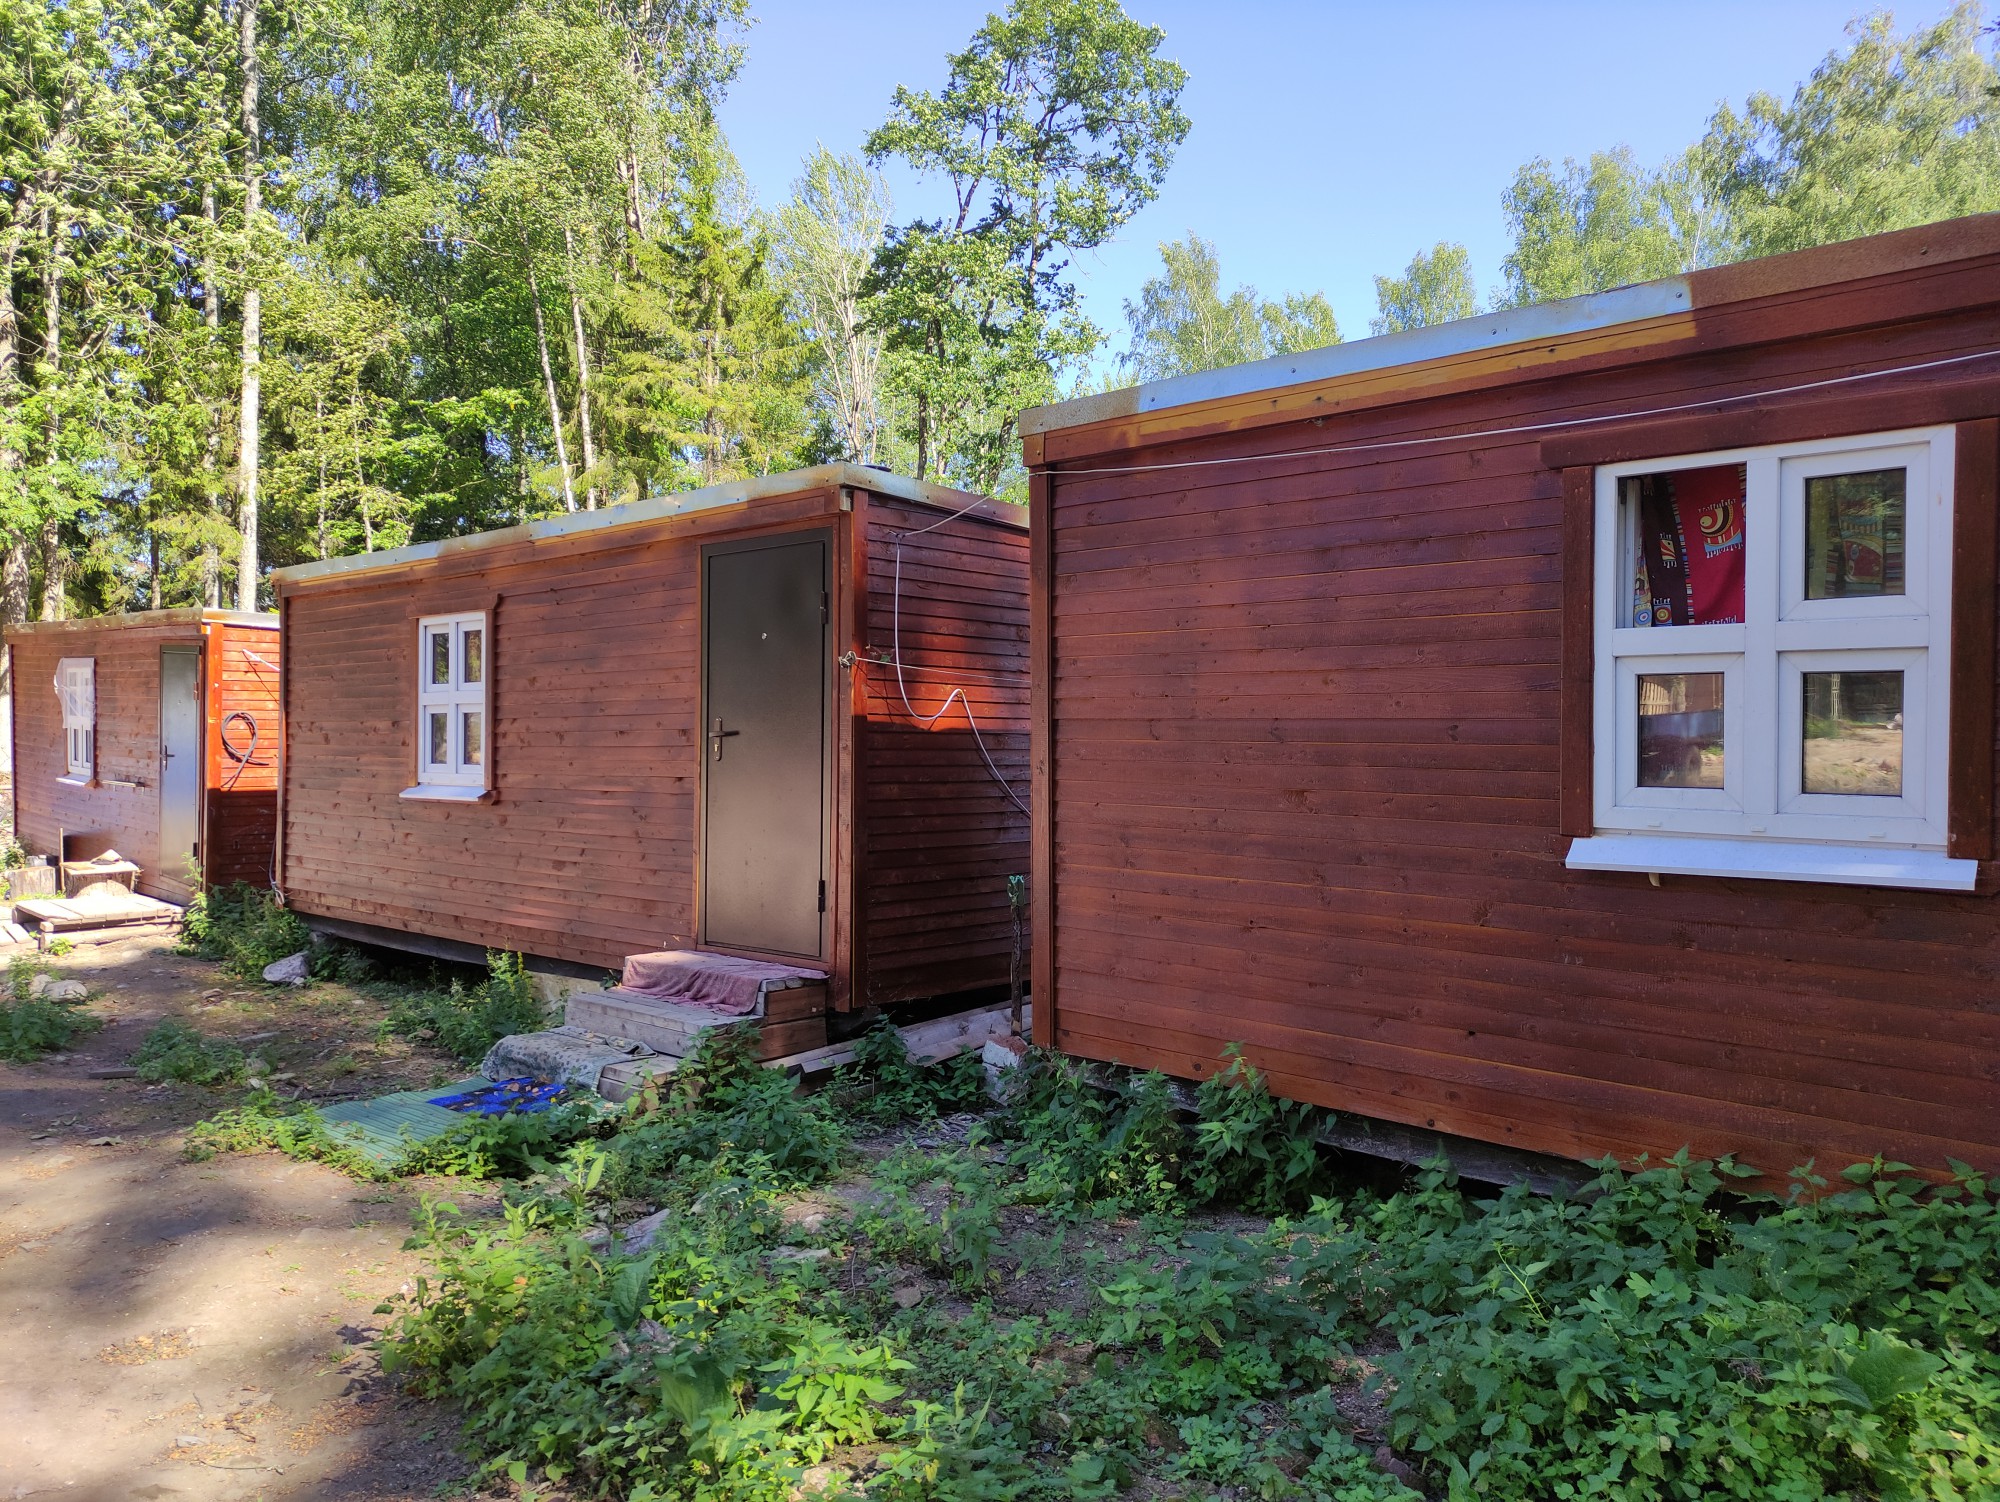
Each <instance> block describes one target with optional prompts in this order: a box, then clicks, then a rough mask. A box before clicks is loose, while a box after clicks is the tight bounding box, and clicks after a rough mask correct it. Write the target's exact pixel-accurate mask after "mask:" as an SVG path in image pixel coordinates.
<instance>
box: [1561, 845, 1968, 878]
mask: <svg viewBox="0 0 2000 1502" xmlns="http://www.w3.org/2000/svg"><path fill="white" fill-rule="evenodd" d="M1563 863H1564V864H1565V865H1566V866H1568V867H1569V869H1570V870H1572V871H1626V872H1632V873H1636V874H1639V875H1644V876H1735V877H1750V878H1753V879H1759V880H1764V881H1820V882H1831V883H1835V884H1837V885H1841V886H1851V887H1906V888H1910V889H1912V890H1915V891H1920V892H1969V891H1971V890H1972V885H1973V881H1974V879H1975V878H1976V877H1977V876H1978V874H1979V863H1978V862H1977V861H1969V860H1954V859H1953V858H1951V857H1950V856H1947V855H1946V854H1945V853H1944V852H1943V851H1941V850H1892V849H1883V848H1881V847H1879V846H1864V845H1817V844H1803V843H1801V844H1793V843H1788V842H1785V841H1779V840H1725V839H1705V838H1702V837H1701V836H1698V835H1657V834H1600V835H1592V836H1590V837H1589V838H1587V839H1578V840H1572V841H1571V842H1570V847H1569V855H1568V857H1567V858H1566V859H1565V860H1564V862H1563Z"/></svg>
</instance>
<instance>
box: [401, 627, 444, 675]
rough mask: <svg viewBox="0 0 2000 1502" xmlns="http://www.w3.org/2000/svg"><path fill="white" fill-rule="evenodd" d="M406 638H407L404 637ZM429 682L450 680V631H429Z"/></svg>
mask: <svg viewBox="0 0 2000 1502" xmlns="http://www.w3.org/2000/svg"><path fill="white" fill-rule="evenodd" d="M405 639H406V640H407V638H405ZM431 682H433V683H450V682H451V633H450V632H449V631H433V632H432V633H431Z"/></svg>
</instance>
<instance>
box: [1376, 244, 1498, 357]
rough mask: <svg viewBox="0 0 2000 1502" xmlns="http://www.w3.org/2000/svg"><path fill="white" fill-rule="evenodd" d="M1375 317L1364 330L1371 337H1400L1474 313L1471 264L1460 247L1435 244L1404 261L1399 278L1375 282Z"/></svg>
mask: <svg viewBox="0 0 2000 1502" xmlns="http://www.w3.org/2000/svg"><path fill="white" fill-rule="evenodd" d="M1375 307H1376V314H1375V317H1374V318H1373V319H1371V320H1370V321H1369V324H1368V326H1369V328H1370V329H1372V330H1373V331H1374V332H1375V333H1377V334H1400V333H1402V332H1404V331H1405V330H1407V329H1420V328H1425V327H1428V326H1429V325H1431V324H1434V323H1449V322H1451V321H1452V320H1453V319H1454V318H1470V317H1472V315H1473V314H1475V313H1477V312H1478V311H1479V295H1478V293H1476V292H1474V291H1473V289H1472V258H1471V257H1470V256H1469V255H1468V254H1467V253H1466V249H1465V247H1464V246H1463V245H1455V244H1452V243H1450V242H1448V241H1445V240H1440V241H1438V243H1437V244H1436V245H1434V246H1432V247H1431V248H1430V249H1429V250H1420V251H1418V252H1417V253H1416V254H1415V255H1414V256H1412V257H1411V258H1410V264H1409V265H1408V266H1407V267H1405V268H1404V270H1403V274H1402V275H1401V276H1396V277H1392V276H1378V277H1376V278H1375Z"/></svg>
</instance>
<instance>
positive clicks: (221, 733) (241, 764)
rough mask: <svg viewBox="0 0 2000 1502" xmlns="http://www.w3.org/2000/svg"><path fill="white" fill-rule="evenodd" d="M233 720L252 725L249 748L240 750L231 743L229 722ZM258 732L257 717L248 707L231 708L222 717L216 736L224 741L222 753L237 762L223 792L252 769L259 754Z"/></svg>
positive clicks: (225, 781)
mask: <svg viewBox="0 0 2000 1502" xmlns="http://www.w3.org/2000/svg"><path fill="white" fill-rule="evenodd" d="M231 720H241V721H242V722H243V723H244V724H246V725H248V726H249V727H250V749H249V750H247V751H238V750H237V749H236V748H235V747H234V746H232V745H230V744H229V722H230V721H231ZM257 734H258V731H257V717H256V716H255V715H253V714H251V713H250V712H249V711H248V710H247V709H232V710H230V711H229V713H228V714H226V715H224V716H223V717H222V723H221V724H220V725H218V726H217V727H216V737H217V739H219V740H220V741H221V742H222V754H223V755H225V756H227V757H228V758H229V759H230V760H231V761H233V762H235V763H236V769H235V770H234V771H233V772H231V773H230V774H229V776H228V777H227V778H225V779H224V781H223V784H222V791H223V792H225V793H226V792H228V791H229V790H230V789H231V788H233V787H235V786H236V781H237V779H238V778H240V777H241V776H242V775H243V774H244V773H245V772H247V771H249V770H250V766H251V761H252V759H253V758H254V757H255V756H256V755H257Z"/></svg>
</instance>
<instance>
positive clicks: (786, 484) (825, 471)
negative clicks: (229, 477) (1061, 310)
mask: <svg viewBox="0 0 2000 1502" xmlns="http://www.w3.org/2000/svg"><path fill="white" fill-rule="evenodd" d="M816 490H865V491H869V492H871V493H872V494H876V495H883V496H889V497H891V498H893V499H895V500H899V501H909V502H911V503H913V504H915V505H919V506H928V507H931V508H933V509H935V510H938V511H941V512H944V513H946V514H952V513H957V514H960V515H964V516H968V517H973V518H976V519H978V520H981V521H987V522H997V523H999V524H1001V525H1003V526H1010V527H1026V526H1027V518H1026V515H1025V513H1024V511H1023V508H1021V507H1019V506H1010V505H1007V504H1006V503H1005V502H1003V501H995V500H993V499H992V498H990V497H988V496H980V495H973V494H972V493H970V492H969V491H963V490H952V489H950V488H949V487H947V486H943V485H931V484H928V483H926V482H925V481H922V480H912V479H910V478H909V477H908V476H907V475H898V474H893V473H891V472H890V471H888V470H885V469H875V468H873V467H871V466H869V465H865V464H848V463H837V464H821V465H816V466H814V467H813V468H811V469H795V470H790V471H787V472H786V473H784V474H777V475H758V476H756V477H755V478H752V479H748V480H731V481H728V482H727V483H725V484H721V485H707V486H703V487H702V488H701V489H699V490H687V491H682V492H679V493H678V494H675V495H665V496H655V497H653V498H651V499H649V500H643V501H631V502H628V503H627V504H625V505H622V506H607V507H605V508H604V509H603V510H601V511H573V512H570V513H568V514H567V515H564V516H555V517H549V518H547V519H545V520H542V521H532V522H524V523H522V524H521V525H519V526H514V527H503V528H501V529H499V530H498V531H493V532H474V533H472V534H470V535H469V536H465V537H447V538H443V539H441V540H439V541H437V542H424V543H415V544H413V545H411V546H409V547H406V548H390V549H388V550H386V551H384V552H380V553H355V554H351V555H349V556H348V557H345V558H329V559H326V560H325V561H324V562H320V563H300V564H295V565H293V566H292V567H290V568H279V569H273V570H271V579H272V581H273V583H275V584H280V585H283V586H286V587H291V586H295V585H299V584H311V583H315V582H318V581H320V580H325V579H347V578H352V577H354V576H355V575H357V574H368V573H376V572H380V571H382V570H385V569H397V568H405V567H408V566H409V565H412V564H421V563H429V562H438V561H442V560H444V559H448V558H457V557H461V556H463V555H466V554H471V553H482V552H486V551H488V550H490V549H494V548H506V547H518V546H522V545H533V544H535V543H538V542H550V541H556V540H561V539H572V538H584V537H590V536H593V535H597V534H603V533H611V532H616V531H619V530H621V529H623V528H627V527H639V526H645V525H647V524H649V523H653V522H661V521H671V520H674V519H675V518H678V517H684V516H695V515H700V514H702V513H705V512H717V511H723V510H727V509H728V508H730V507H737V508H741V509H743V510H746V511H748V510H751V509H754V508H755V507H756V506H757V505H758V504H759V503H761V502H765V501H776V500H781V499H784V498H785V497H788V496H798V495H807V494H810V493H811V492H813V491H816ZM1017 513H1021V514H1018V515H1017Z"/></svg>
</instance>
